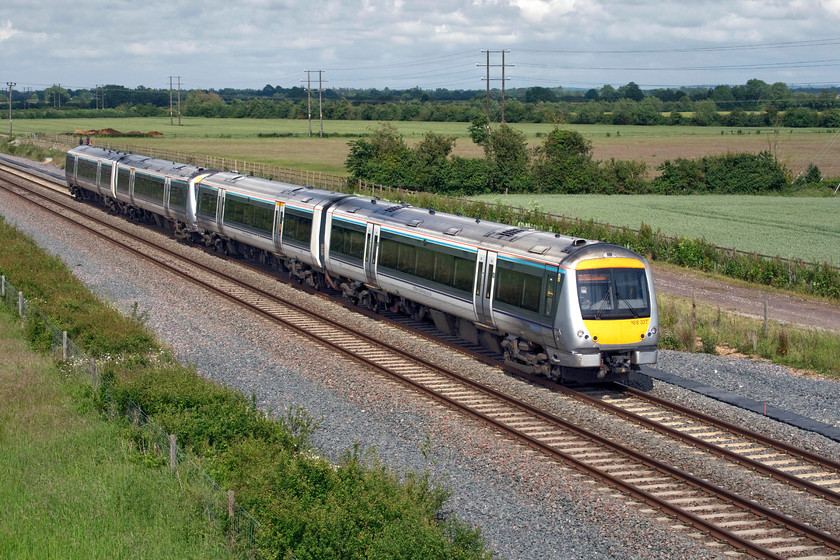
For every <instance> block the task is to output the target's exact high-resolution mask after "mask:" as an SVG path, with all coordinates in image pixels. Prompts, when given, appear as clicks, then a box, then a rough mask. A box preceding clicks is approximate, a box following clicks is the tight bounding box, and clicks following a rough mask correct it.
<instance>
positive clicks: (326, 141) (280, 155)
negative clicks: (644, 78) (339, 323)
mask: <svg viewBox="0 0 840 560" xmlns="http://www.w3.org/2000/svg"><path fill="white" fill-rule="evenodd" d="M174 122H175V124H174V125H170V124H169V118H160V117H155V118H125V119H117V118H103V119H32V120H28V119H20V120H16V121H15V122H14V131H15V133H16V134H22V133H45V134H62V133H72V132H73V131H74V130H90V129H103V128H113V129H115V130H118V131H120V132H124V133H125V132H130V131H137V132H143V133H147V132H150V131H156V132H161V133H163V136H157V137H138V138H119V142H120V143H123V144H131V145H136V146H146V145H150V146H154V147H157V148H160V149H168V150H178V151H184V152H189V151H193V152H197V153H203V154H208V155H214V156H221V157H231V158H236V159H251V160H253V161H257V162H259V163H265V164H272V165H280V166H283V167H295V168H300V169H306V170H310V171H320V172H323V173H335V174H344V173H345V169H344V161H345V159H346V158H347V154H348V153H349V151H350V148H349V146H348V142H350V141H351V140H352V139H353V137H354V136H358V135H362V134H366V133H370V132H371V131H372V130H374V129H375V128H377V127H378V126H379V123H377V122H373V121H326V122H325V123H324V132H325V134H328V135H334V136H329V137H326V138H319V137H318V132H319V123H318V121H317V120H313V121H312V132H313V137H312V138H309V137H308V123H307V121H305V120H291V119H206V118H182V119H181V122H182V126H178V124H177V122H178V121H177V119H175V121H174ZM393 124H394V125H395V126H396V127H397V128H398V129H399V131H400V133H401V134H402V135H403V136H404V137H405V139H406V142H407V143H408V144H409V145H413V144H415V143H417V142H419V141H420V139H421V138H422V137H423V135H424V134H425V133H426V132H429V131H432V132H436V133H438V134H443V135H446V136H454V137H455V138H456V144H455V150H454V152H453V153H454V154H455V155H458V156H461V157H483V156H484V152H483V150H482V148H481V147H480V146H476V145H475V144H473V142H472V140H471V139H470V137H469V126H468V124H467V123H438V122H394V123H393ZM512 126H513V127H514V128H516V129H518V130H520V131H522V132H523V133H524V134H525V136H526V138H527V139H528V143H529V145H531V146H537V145H539V144H540V143H541V142H542V137H543V136H544V135H546V134H548V133H549V132H551V130H552V129H553V128H554V125H553V124H545V123H543V124H515V125H512ZM564 126H566V125H564ZM567 127H568V128H570V129H574V130H577V131H579V132H580V133H581V134H583V135H584V136H585V137H586V138H587V139H589V140H590V141H592V145H593V155H594V158H595V159H597V160H609V159H610V158H614V159H617V160H619V159H624V160H639V161H644V162H645V163H646V164H648V166H649V170H650V173H651V175H653V174H655V169H656V167H657V166H658V165H659V164H661V163H662V162H663V161H665V160H666V159H670V160H673V159H675V158H678V157H684V158H697V157H701V156H704V155H711V154H725V153H727V152H743V151H748V152H754V153H755V152H760V151H762V150H768V151H770V152H771V153H773V154H775V155H776V157H777V158H779V160H780V161H781V162H783V163H784V164H785V165H787V167H788V168H789V169H790V171H791V174H792V175H793V176H796V175H797V174H799V173H800V172H802V171H804V170H805V169H806V168H807V166H808V164H810V163H813V164H815V165H817V166H818V167H819V168H820V170H821V171H822V174H823V176H824V177H838V178H840V142H838V141H837V139H838V132H837V131H833V130H824V129H780V130H778V131H775V130H773V129H771V128H752V129H751V128H740V129H734V128H726V127H691V126H676V127H675V126H622V127H618V126H608V125H567ZM259 135H263V137H260V136H259ZM266 135H276V136H274V137H266ZM335 135H338V136H335Z"/></svg>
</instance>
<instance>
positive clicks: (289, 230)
mask: <svg viewBox="0 0 840 560" xmlns="http://www.w3.org/2000/svg"><path fill="white" fill-rule="evenodd" d="M311 237H312V213H311V212H303V211H301V210H293V209H291V208H288V207H286V211H285V213H284V214H283V241H284V242H286V241H292V242H297V243H299V244H300V243H302V244H304V245H309V242H310V239H311Z"/></svg>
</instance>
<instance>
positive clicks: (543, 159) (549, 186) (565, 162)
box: [531, 128, 598, 193]
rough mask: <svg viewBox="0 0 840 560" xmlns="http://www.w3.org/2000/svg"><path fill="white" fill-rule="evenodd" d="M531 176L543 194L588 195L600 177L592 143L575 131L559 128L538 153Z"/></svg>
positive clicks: (535, 154)
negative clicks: (594, 160) (584, 193)
mask: <svg viewBox="0 0 840 560" xmlns="http://www.w3.org/2000/svg"><path fill="white" fill-rule="evenodd" d="M531 174H532V176H533V178H534V180H535V181H536V184H537V188H538V190H539V191H540V192H552V193H579V192H586V191H588V190H589V189H591V188H592V187H593V186H594V185H595V183H596V182H597V177H598V166H597V164H596V163H595V162H593V161H592V142H591V141H589V140H587V139H586V138H584V137H583V135H582V134H581V133H580V132H577V131H575V130H562V129H560V128H555V129H554V130H553V131H552V132H551V134H549V135H548V137H547V138H546V139H545V142H543V145H542V146H538V147H537V148H535V149H534V162H533V164H532V166H531Z"/></svg>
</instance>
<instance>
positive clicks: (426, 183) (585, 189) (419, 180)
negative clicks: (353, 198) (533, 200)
mask: <svg viewBox="0 0 840 560" xmlns="http://www.w3.org/2000/svg"><path fill="white" fill-rule="evenodd" d="M470 135H471V137H472V140H473V142H475V143H476V144H478V145H480V146H482V147H483V148H484V154H485V157H484V158H463V157H459V156H453V155H452V149H453V148H454V146H455V141H456V139H455V137H450V136H445V135H441V134H437V133H433V132H427V133H426V135H425V136H424V138H423V139H422V140H421V141H420V142H419V143H418V144H417V145H416V147H413V148H412V147H409V146H408V145H407V144H406V142H405V140H404V138H403V137H402V136H401V135H400V133H399V131H398V130H397V129H396V127H395V126H394V125H392V124H390V123H382V124H380V126H379V128H377V129H376V130H374V132H373V134H371V135H370V136H369V137H365V138H360V139H358V140H353V141H351V142H349V146H350V152H349V154H348V156H347V160H346V162H345V163H346V167H347V170H348V171H349V172H350V176H351V180H364V181H368V182H371V183H378V184H383V185H391V186H396V187H404V188H407V189H411V190H417V191H426V192H432V193H438V194H447V195H459V196H460V195H464V196H470V195H476V194H487V193H505V194H507V193H521V192H529V193H562V194H584V193H598V194H642V193H652V194H692V193H727V194H736V193H737V194H762V193H771V192H780V191H783V190H785V189H788V188H790V187H791V181H790V179H789V178H790V173H789V171H788V170H787V169H786V168H785V167H784V166H783V165H782V164H780V163H779V162H778V161H777V160H776V158H775V157H774V156H773V155H772V154H771V153H770V152H766V151H765V152H761V153H758V154H749V153H735V154H726V155H720V156H706V157H703V158H700V159H697V160H689V159H684V158H678V159H676V160H674V161H666V162H664V163H663V164H662V165H661V166H659V168H658V171H659V172H660V173H659V174H658V175H657V177H655V178H654V179H652V180H651V179H649V178H648V171H649V170H648V167H647V165H646V164H645V163H644V162H640V161H625V160H615V159H610V160H609V161H596V160H594V159H593V157H592V143H591V141H589V140H587V139H586V138H584V137H583V135H581V134H580V133H579V132H577V131H573V130H564V129H562V128H559V127H555V129H554V130H553V131H552V132H551V133H550V134H548V136H547V137H546V138H545V140H544V142H543V143H542V144H541V145H539V146H536V147H534V148H533V149H529V148H528V144H527V141H526V138H525V136H524V135H523V134H522V133H521V132H519V131H517V130H515V129H513V128H511V127H510V126H508V125H506V124H501V125H498V126H493V127H490V126H489V123H488V122H487V120H486V118H485V117H484V116H483V115H479V116H477V117H475V118H474V119H473V121H472V122H471V124H470ZM821 179H822V177H821V175H820V172H819V169H818V168H817V167H816V166H813V165H812V166H811V167H810V168H809V170H808V173H807V174H806V175H805V176H804V177H803V178H801V179H799V181H798V182H797V184H796V185H795V186H796V187H801V186H803V185H804V184H819V183H820V181H821Z"/></svg>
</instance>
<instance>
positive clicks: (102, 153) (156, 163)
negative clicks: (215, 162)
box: [68, 145, 210, 179]
mask: <svg viewBox="0 0 840 560" xmlns="http://www.w3.org/2000/svg"><path fill="white" fill-rule="evenodd" d="M68 153H72V154H74V155H80V156H85V157H89V158H94V159H98V160H106V161H111V162H115V163H119V164H120V165H125V166H127V167H132V168H134V169H144V170H147V171H152V172H155V173H159V174H161V175H167V176H170V177H179V178H183V179H190V178H192V177H194V176H196V175H198V174H199V173H206V172H208V171H210V170H207V169H204V168H203V167H197V166H195V165H192V164H189V163H178V162H174V161H169V160H165V159H157V158H153V157H149V156H143V155H139V154H128V153H125V152H118V151H116V150H108V149H105V148H99V147H96V146H85V145H82V146H76V147H75V148H73V149H71V150H68Z"/></svg>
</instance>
